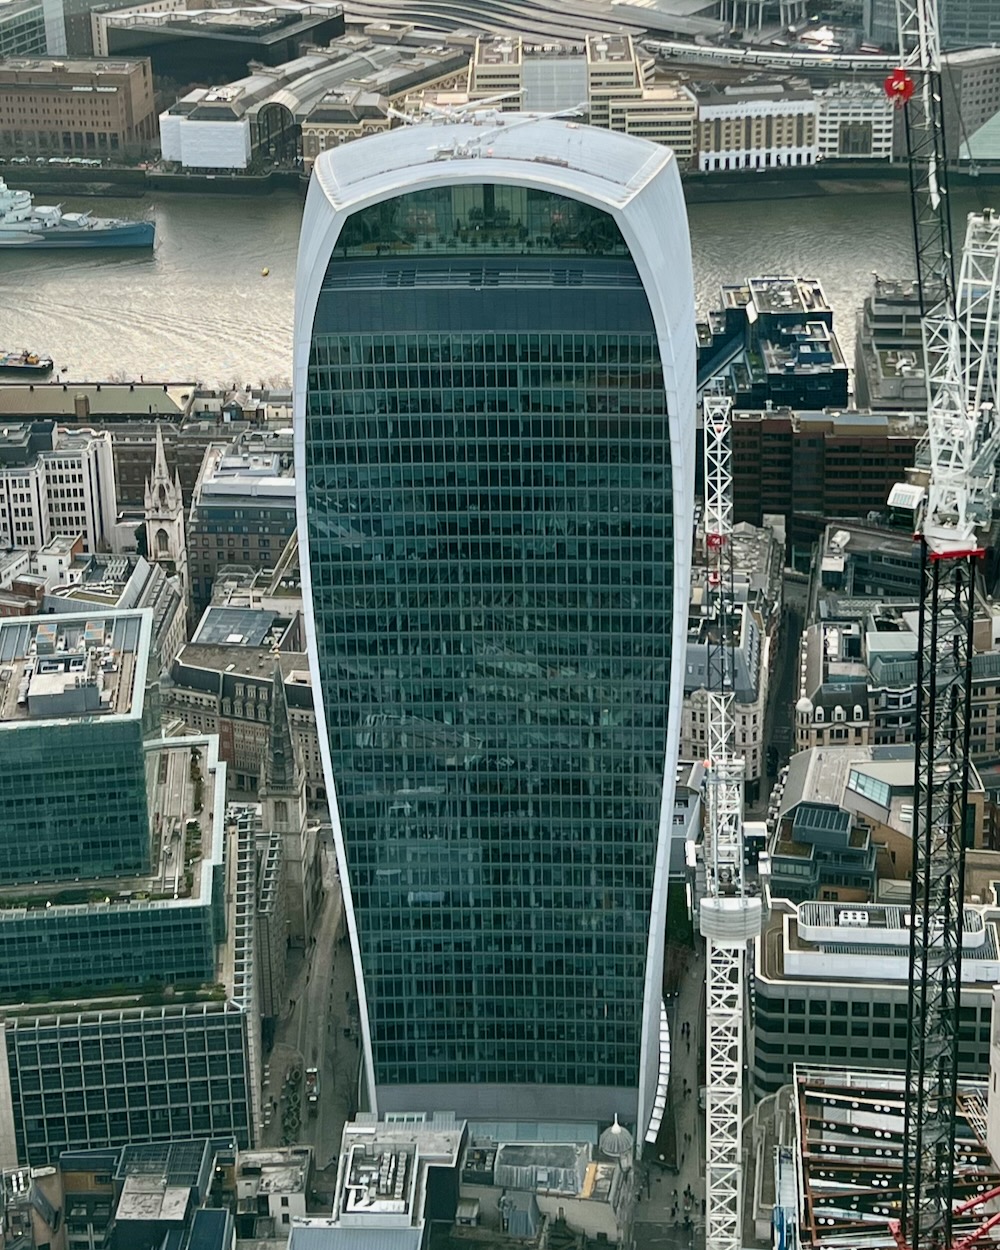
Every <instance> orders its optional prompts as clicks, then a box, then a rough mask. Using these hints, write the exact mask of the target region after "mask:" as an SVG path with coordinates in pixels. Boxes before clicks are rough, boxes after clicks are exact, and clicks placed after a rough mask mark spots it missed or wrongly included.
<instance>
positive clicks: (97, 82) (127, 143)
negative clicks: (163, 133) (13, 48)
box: [0, 57, 157, 157]
mask: <svg viewBox="0 0 1000 1250" xmlns="http://www.w3.org/2000/svg"><path fill="white" fill-rule="evenodd" d="M156 132H157V127H156V110H155V108H154V99H153V75H152V70H151V68H150V64H149V59H148V58H147V57H140V58H137V59H135V60H129V61H102V60H98V59H96V58H89V57H88V58H83V57H81V58H77V59H73V60H58V59H56V58H54V57H11V58H9V59H7V60H5V61H3V62H0V151H2V152H5V153H8V152H9V153H26V154H32V153H39V154H41V155H44V154H45V153H63V154H65V153H78V154H85V155H93V156H95V157H115V156H117V155H119V154H123V153H128V152H133V153H134V152H138V151H141V150H142V149H143V148H144V147H146V146H147V145H148V144H149V143H151V142H153V141H155V138H156Z"/></svg>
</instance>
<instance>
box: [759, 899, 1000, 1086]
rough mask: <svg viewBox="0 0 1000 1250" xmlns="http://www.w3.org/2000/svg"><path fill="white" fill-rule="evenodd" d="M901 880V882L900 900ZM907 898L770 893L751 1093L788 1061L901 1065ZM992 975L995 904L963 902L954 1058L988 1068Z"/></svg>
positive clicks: (966, 1066)
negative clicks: (867, 900)
mask: <svg viewBox="0 0 1000 1250" xmlns="http://www.w3.org/2000/svg"><path fill="white" fill-rule="evenodd" d="M908 897H909V887H908V886H907V900H908ZM908 913H909V905H908V902H907V904H906V905H905V906H904V905H899V904H893V903H889V904H859V903H834V902H805V903H801V904H799V905H798V906H796V905H795V904H794V903H788V902H785V901H783V900H777V899H775V900H774V903H773V906H772V910H771V913H770V917H769V919H768V920H767V921H766V923H765V928H764V932H763V934H762V936H761V940H760V941H759V942H756V943H755V944H754V976H753V992H754V1041H753V1059H752V1073H751V1078H752V1081H753V1085H754V1089H755V1091H756V1093H757V1096H758V1097H762V1096H763V1095H765V1094H769V1093H774V1091H775V1090H777V1089H779V1088H780V1087H781V1086H782V1085H786V1084H787V1083H788V1082H789V1081H790V1080H791V1079H792V1074H793V1070H794V1067H795V1065H796V1064H802V1063H810V1064H813V1063H815V1064H829V1065H831V1066H836V1067H839V1068H847V1069H874V1070H877V1071H884V1070H886V1069H897V1070H898V1069H900V1068H905V1067H906V1059H907V1048H906V1017H907V1012H908V1010H909V997H910V991H909V986H908V954H907V953H908V949H909V940H910V938H909V933H910V926H909V923H908V921H909V914H908ZM998 977H1000V944H998V939H997V923H996V904H995V900H994V902H993V904H992V906H991V907H989V908H988V907H984V906H976V905H972V904H970V905H968V906H966V908H965V932H964V935H963V938H962V994H961V1000H962V1008H961V1010H962V1026H961V1029H960V1031H959V1045H958V1052H959V1066H960V1069H961V1071H962V1072H963V1073H964V1074H967V1075H972V1076H980V1077H982V1076H985V1075H986V1073H987V1071H988V1070H989V1057H990V1046H989V1038H990V1027H989V1026H990V1016H991V1012H992V1003H993V992H992V991H993V985H994V984H995V982H996V981H997V978H998Z"/></svg>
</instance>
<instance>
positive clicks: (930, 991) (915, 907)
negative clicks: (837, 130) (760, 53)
mask: <svg viewBox="0 0 1000 1250" xmlns="http://www.w3.org/2000/svg"><path fill="white" fill-rule="evenodd" d="M897 17H898V25H899V43H900V51H901V54H902V57H903V64H902V67H901V68H900V69H899V70H897V71H895V72H894V73H893V74H892V75H891V76H890V78H888V79H887V80H886V90H887V91H888V92H889V94H890V95H895V96H896V98H897V100H898V102H900V103H902V104H903V106H904V109H905V114H904V117H905V130H906V140H907V156H908V162H909V171H910V192H911V203H912V208H913V231H914V250H915V257H916V268H917V291H918V294H919V299H920V312H921V317H922V325H923V337H924V353H925V377H926V383H927V446H926V452H925V458H926V469H927V487H926V493H925V497H924V500H923V503H922V508H921V512H920V514H919V517H918V524H917V534H916V537H917V539H918V541H919V543H920V554H921V561H920V568H921V572H920V603H919V617H918V620H919V624H918V635H919V641H918V650H917V698H916V735H915V737H916V745H915V792H914V826H913V869H912V878H911V883H912V892H911V927H910V958H909V978H910V995H909V1012H908V1020H907V1061H906V1110H905V1128H904V1140H903V1189H902V1205H901V1216H902V1219H901V1221H898V1222H894V1224H893V1233H894V1236H895V1237H896V1239H897V1242H898V1243H899V1245H900V1246H904V1247H908V1248H909V1250H927V1248H930V1250H949V1248H950V1247H951V1246H952V1217H953V1210H952V1206H953V1204H952V1188H953V1171H954V1153H955V1107H956V1091H957V1083H958V1036H959V1010H960V990H961V962H962V932H963V922H964V871H965V856H964V848H965V830H966V827H967V815H968V791H969V785H968V781H969V746H970V729H971V720H972V717H971V710H972V709H971V702H972V624H973V608H974V593H975V570H976V562H977V560H978V558H979V556H981V554H982V550H981V547H980V544H979V540H978V537H977V531H978V528H979V527H980V526H981V525H983V524H985V523H986V522H988V521H989V518H990V509H991V506H992V495H993V475H994V462H995V460H996V456H997V453H998V451H1000V432H998V428H997V423H996V420H995V415H994V408H993V402H994V400H995V375H996V359H995V356H996V299H997V291H996V280H997V278H998V276H1000V269H998V262H1000V247H998V246H997V245H998V243H1000V232H998V231H997V230H996V227H995V226H994V225H993V219H992V214H990V215H987V216H983V217H975V216H974V217H972V218H970V221H969V231H968V236H967V241H966V247H965V249H964V251H963V256H962V272H961V281H960V283H959V286H958V288H957V290H956V284H955V273H954V261H953V255H952V236H951V218H950V212H949V202H948V188H947V168H946V159H947V153H946V151H945V139H944V134H945V132H944V124H943V107H942V88H941V56H940V40H939V36H938V23H937V5H936V0H897ZM919 458H920V457H919V456H918V459H919Z"/></svg>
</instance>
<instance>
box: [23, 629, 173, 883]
mask: <svg viewBox="0 0 1000 1250" xmlns="http://www.w3.org/2000/svg"><path fill="white" fill-rule="evenodd" d="M152 617H153V614H152V612H151V611H149V610H148V609H143V610H142V611H138V612H135V611H127V612H104V611H100V610H98V611H94V612H92V613H89V614H86V615H83V614H79V615H66V616H36V617H27V618H20V619H18V618H12V619H10V620H4V621H0V671H2V673H3V675H4V676H3V681H2V683H0V845H2V848H3V854H2V856H0V885H9V886H13V885H29V886H30V885H31V883H32V882H35V883H37V882H39V881H53V880H63V879H65V878H67V877H69V878H70V879H73V878H80V879H82V880H94V879H95V878H97V879H106V878H113V877H118V876H124V875H127V874H129V873H133V874H134V873H145V872H148V871H149V869H150V863H151V861H150V854H151V848H150V843H151V813H150V811H149V808H148V805H147V801H146V781H145V773H144V769H143V756H142V744H143V740H144V739H145V738H147V737H150V736H152V735H154V734H155V733H156V732H158V725H157V723H156V719H155V699H150V698H148V697H147V683H155V679H156V668H155V665H154V666H152V667H151V666H150V648H151V641H152V628H153V621H152Z"/></svg>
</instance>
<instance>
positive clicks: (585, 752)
mask: <svg viewBox="0 0 1000 1250" xmlns="http://www.w3.org/2000/svg"><path fill="white" fill-rule="evenodd" d="M517 120H518V119H517V116H516V115H513V116H511V118H510V119H509V124H508V125H507V126H505V127H496V126H495V125H494V124H493V121H492V119H483V120H482V121H480V122H479V123H478V124H477V123H476V122H475V121H474V120H473V121H465V122H460V123H452V124H448V125H446V126H436V127H431V126H421V125H417V126H406V127H402V128H400V129H398V130H395V131H391V132H390V133H388V134H386V135H380V136H377V137H375V138H371V139H365V140H362V141H360V142H358V143H356V144H353V145H351V148H350V149H349V150H345V151H344V152H343V153H340V152H338V151H334V152H332V153H326V154H324V156H322V157H321V158H320V159H319V161H318V162H317V166H316V169H315V170H314V174H313V181H312V186H311V188H310V192H309V198H308V201H307V205H306V212H305V217H304V221H303V229H302V236H301V243H300V251H299V267H298V278H297V293H296V322H295V326H296V328H295V353H296V355H295V379H294V392H295V405H296V407H295V423H296V483H297V489H298V506H299V545H300V552H301V559H302V571H303V591H304V593H303V598H304V601H305V603H306V623H307V630H308V635H309V647H308V650H309V655H310V663H311V665H312V673H313V696H314V699H315V702H316V708H317V722H318V729H319V733H320V743H321V751H322V754H323V761H324V768H325V771H326V772H327V780H328V784H327V788H326V789H327V794H328V796H331V797H332V796H333V795H334V794H336V804H335V808H336V810H335V812H332V816H333V824H334V835H335V840H336V842H337V851H338V856H339V860H340V867H341V878H342V880H343V881H344V882H345V883H349V884H346V886H345V897H346V902H347V914H348V925H349V930H350V934H351V941H352V944H353V950H354V954H355V959H356V962H357V974H358V985H359V992H360V996H361V1003H360V1006H361V1024H362V1034H363V1046H364V1059H365V1071H366V1083H367V1095H368V1099H369V1105H370V1107H371V1109H372V1110H377V1111H378V1112H379V1113H382V1112H384V1111H392V1110H398V1109H407V1110H420V1109H429V1108H433V1107H449V1108H454V1109H455V1111H456V1113H457V1114H460V1115H468V1114H471V1113H473V1112H475V1113H476V1114H477V1115H478V1116H483V1115H487V1116H490V1115H493V1116H495V1115H502V1116H503V1118H511V1117H519V1118H530V1119H533V1120H537V1119H539V1118H547V1117H552V1118H565V1119H571V1120H576V1119H579V1118H581V1117H587V1118H590V1119H595V1118H596V1119H604V1120H607V1121H610V1120H611V1118H612V1116H613V1114H615V1113H617V1114H618V1115H619V1116H620V1118H621V1119H622V1120H623V1121H625V1122H629V1123H632V1124H635V1123H636V1122H637V1121H638V1122H641V1123H642V1131H643V1132H645V1129H646V1125H647V1123H648V1120H649V1116H650V1113H651V1111H652V1100H653V1092H654V1089H655V1084H656V1075H657V1070H658V1047H659V1019H660V1009H661V971H662V943H663V933H664V923H665V910H666V874H667V858H668V851H669V842H670V834H671V828H670V820H671V811H672V801H673V787H674V780H675V772H676V763H677V752H678V743H679V735H680V711H681V702H682V698H683V665H684V643H685V638H686V632H687V599H688V586H689V577H690V548H691V531H692V519H693V518H692V511H693V497H692V496H693V464H694V447H693V442H694V428H695V427H694V383H695V346H696V345H695V334H694V308H693V292H692V281H691V262H690V252H689V243H688V236H687V227H686V217H685V211H684V205H683V201H682V197H681V189H680V177H679V173H678V170H677V163H676V161H675V160H674V158H673V155H672V154H671V152H670V151H669V149H666V148H662V147H656V146H655V145H652V144H649V143H646V142H645V141H643V140H639V139H634V138H632V137H630V136H623V135H615V134H610V133H608V132H607V131H602V130H598V129H596V128H587V127H585V126H582V125H580V124H578V123H576V122H565V121H556V120H552V119H549V120H537V119H536V120H534V121H527V120H526V121H525V122H524V124H520V125H519V124H516V123H517ZM387 197H388V198H387ZM411 279H412V280H411ZM348 293H349V294H348ZM626 848H627V853H626Z"/></svg>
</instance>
